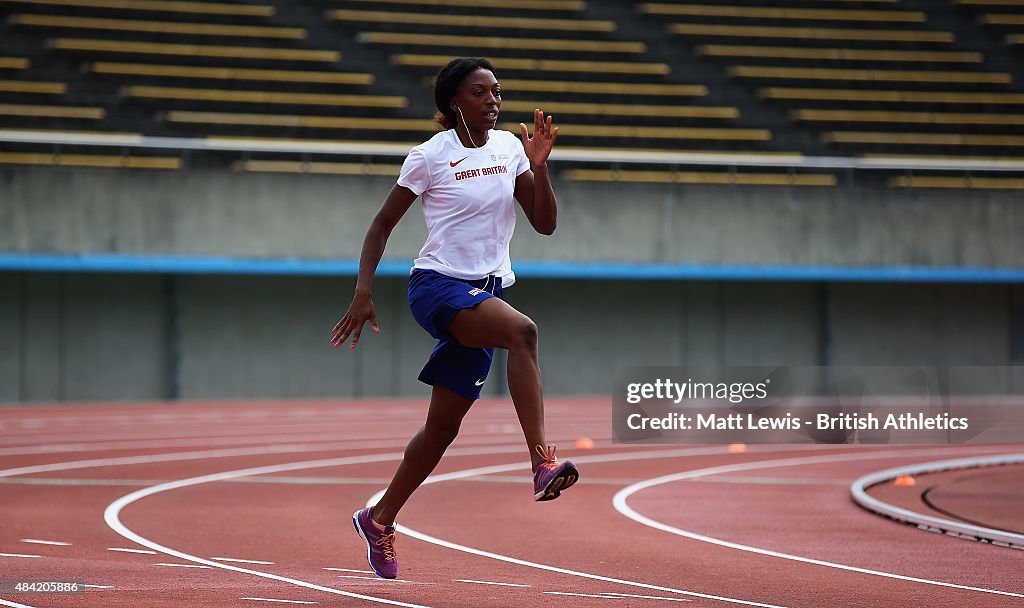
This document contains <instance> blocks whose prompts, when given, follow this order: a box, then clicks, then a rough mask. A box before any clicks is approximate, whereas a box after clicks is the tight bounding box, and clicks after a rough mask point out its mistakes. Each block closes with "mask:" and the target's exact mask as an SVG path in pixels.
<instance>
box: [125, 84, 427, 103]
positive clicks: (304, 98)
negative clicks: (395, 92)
mask: <svg viewBox="0 0 1024 608" xmlns="http://www.w3.org/2000/svg"><path fill="white" fill-rule="evenodd" d="M121 95H122V96H124V97H142V98H148V99H185V100H190V101H218V102H231V103H261V104H262V103H265V104H287V105H315V106H371V107H382V108H404V107H406V106H407V105H408V103H409V102H408V100H407V99H406V98H405V97H399V96H385V95H335V94H329V93H286V92H280V91H240V90H225V89H195V88H186V87H151V86H129V87H124V88H123V89H122V90H121Z"/></svg>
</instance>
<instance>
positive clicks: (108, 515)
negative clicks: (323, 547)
mask: <svg viewBox="0 0 1024 608" xmlns="http://www.w3.org/2000/svg"><path fill="white" fill-rule="evenodd" d="M518 451H522V447H521V446H519V445H516V446H514V447H513V446H506V447H495V448H490V449H483V450H478V449H461V450H452V453H453V454H459V453H460V452H462V453H466V454H467V455H475V454H481V453H484V454H502V453H509V452H518ZM403 455H404V454H403V453H402V452H397V453H389V454H371V455H367V456H348V457H342V458H327V459H323V460H311V461H305V462H293V463H287V464H276V465H266V466H260V467H252V468H248V469H241V470H236V471H226V472H222V473H213V474H210V475H201V476H199V477H191V478H188V479H180V480H177V481H170V482H167V483H162V484H159V485H155V486H150V487H148V488H143V489H141V490H138V491H135V492H132V493H130V494H127V495H125V496H122V497H121V498H119V499H117V500H115V501H114V502H112V503H111V504H110V505H108V506H107V508H106V509H105V510H104V512H103V519H104V521H105V522H106V523H107V525H108V526H109V527H110V528H111V529H112V530H113V531H115V532H117V533H118V534H120V535H121V536H123V537H125V538H127V539H128V540H131V541H133V542H135V543H138V544H139V545H142V546H143V547H148V548H150V549H153V550H154V551H159V552H161V553H165V554H167V555H172V556H174V557H177V558H178V559H183V560H185V561H190V562H194V563H197V564H202V565H205V566H210V567H213V568H221V569H224V570H233V571H235V572H241V573H243V574H251V575H253V576H258V577H262V578H268V579H272V580H276V581H281V582H284V583H289V584H292V585H296V586H298V587H305V588H307V589H314V590H317V591H323V592H325V593H333V594H335V595H344V596H346V597H351V598H356V599H361V600H366V601H370V602H377V603H382V604H390V605H393V606H405V607H407V608H428V607H426V606H422V605H420V604H409V603H406V602H399V601H395V600H389V599H385V598H379V597H374V596H370V595H362V594H359V593H353V592H350V591H343V590H341V589H335V588H333V587H324V586H322V585H317V584H315V583H310V582H308V581H302V580H298V579H294V578H289V577H286V576H280V575H277V574H270V573H267V572H260V571H258V570H250V569H248V568H241V567H239V566H234V565H231V564H225V563H222V562H215V561H211V560H208V559H204V558H202V557H199V556H196V555H190V554H188V553H184V552H182V551H178V550H176V549H172V548H170V547H165V546H163V545H161V544H159V543H156V542H154V541H152V540H149V539H148V538H145V537H143V536H140V535H139V534H136V533H135V532H134V531H132V530H131V529H129V528H128V527H127V526H125V525H124V524H123V523H122V522H121V519H120V515H121V510H122V509H124V508H125V507H126V506H128V505H130V504H132V503H133V502H135V501H137V500H140V499H142V498H145V497H146V496H151V495H153V494H159V493H160V492H166V491H168V490H177V489H179V488H185V487H189V486H195V485H199V484H204V483H210V482H213V481H223V480H225V479H231V478H234V477H244V476H248V475H265V474H267V473H281V472H284V471H298V470H304V469H313V468H320V467H331V466H346V465H354V464H368V463H371V462H388V461H394V460H401V459H402V457H403ZM0 473H2V472H0Z"/></svg>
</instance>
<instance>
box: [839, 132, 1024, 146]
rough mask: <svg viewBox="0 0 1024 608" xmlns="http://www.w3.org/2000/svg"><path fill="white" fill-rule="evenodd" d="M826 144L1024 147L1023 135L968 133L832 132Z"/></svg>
mask: <svg viewBox="0 0 1024 608" xmlns="http://www.w3.org/2000/svg"><path fill="white" fill-rule="evenodd" d="M823 139H824V141H826V142H833V143H845V144H904V145H912V146H1024V135H978V134H970V133H864V132H853V131H832V132H829V133H825V134H824V135H823Z"/></svg>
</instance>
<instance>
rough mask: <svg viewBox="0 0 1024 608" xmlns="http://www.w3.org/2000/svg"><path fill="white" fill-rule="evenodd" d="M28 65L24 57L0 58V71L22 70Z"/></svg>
mask: <svg viewBox="0 0 1024 608" xmlns="http://www.w3.org/2000/svg"><path fill="white" fill-rule="evenodd" d="M28 65H29V61H28V59H25V58H24V57H0V70H24V69H27V68H28Z"/></svg>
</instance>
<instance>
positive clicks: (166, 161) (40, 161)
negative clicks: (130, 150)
mask: <svg viewBox="0 0 1024 608" xmlns="http://www.w3.org/2000/svg"><path fill="white" fill-rule="evenodd" d="M0 164H5V165H45V166H51V167H52V166H57V167H97V168H106V169H180V168H181V159H180V158H177V157H165V156H114V155H109V154H44V153H35V152H0Z"/></svg>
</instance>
